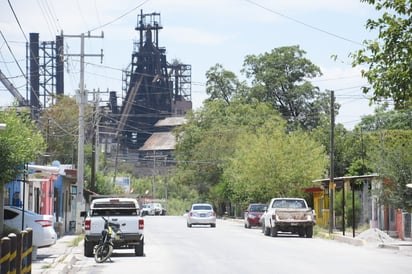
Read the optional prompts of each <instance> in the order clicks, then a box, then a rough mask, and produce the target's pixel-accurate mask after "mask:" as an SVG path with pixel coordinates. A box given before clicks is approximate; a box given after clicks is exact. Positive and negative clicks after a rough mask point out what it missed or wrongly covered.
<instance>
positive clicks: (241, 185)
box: [224, 125, 328, 203]
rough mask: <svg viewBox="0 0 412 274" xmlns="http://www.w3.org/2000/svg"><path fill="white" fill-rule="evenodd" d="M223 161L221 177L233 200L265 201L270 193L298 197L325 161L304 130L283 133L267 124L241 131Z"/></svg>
mask: <svg viewBox="0 0 412 274" xmlns="http://www.w3.org/2000/svg"><path fill="white" fill-rule="evenodd" d="M237 144H238V146H237V149H236V151H235V153H234V154H233V155H232V156H231V157H230V159H229V160H228V161H227V165H226V168H225V171H224V177H225V180H226V181H228V182H230V183H229V184H230V186H231V188H232V197H231V198H232V199H233V200H234V201H237V202H247V203H248V202H253V201H260V202H266V201H268V200H269V199H270V198H272V197H277V196H279V197H288V196H298V197H302V196H303V194H304V192H303V189H304V188H305V187H310V186H312V183H311V182H312V180H313V179H314V178H321V177H323V175H324V174H325V171H326V167H327V164H328V161H327V157H326V154H325V151H324V148H323V147H322V146H321V145H320V143H318V142H316V141H315V140H314V139H313V138H311V136H310V135H309V134H308V133H305V132H303V131H295V132H290V133H286V132H285V130H284V128H282V127H279V126H275V127H273V126H270V125H266V127H264V128H261V129H259V130H258V131H257V132H255V133H253V132H245V133H244V134H243V135H242V136H239V138H238V139H237Z"/></svg>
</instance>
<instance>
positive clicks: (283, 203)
mask: <svg viewBox="0 0 412 274" xmlns="http://www.w3.org/2000/svg"><path fill="white" fill-rule="evenodd" d="M272 207H273V208H306V206H305V203H304V202H303V201H302V200H277V201H275V202H274V203H273V206H272Z"/></svg>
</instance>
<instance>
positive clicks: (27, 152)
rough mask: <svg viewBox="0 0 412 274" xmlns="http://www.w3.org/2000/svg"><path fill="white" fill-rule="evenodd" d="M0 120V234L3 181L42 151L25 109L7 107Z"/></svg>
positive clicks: (0, 227) (15, 175)
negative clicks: (3, 128) (3, 127)
mask: <svg viewBox="0 0 412 274" xmlns="http://www.w3.org/2000/svg"><path fill="white" fill-rule="evenodd" d="M0 121H1V123H5V124H6V128H5V130H1V131H0V235H2V233H3V226H4V223H3V220H4V187H3V186H4V184H5V183H8V182H10V181H12V180H14V179H16V177H17V176H18V175H19V174H21V173H22V172H23V169H22V168H19V166H23V165H24V164H25V163H27V162H30V161H34V160H35V159H36V158H37V157H38V156H39V155H41V154H42V153H44V149H45V147H46V146H45V143H44V139H43V137H42V135H41V133H40V132H39V131H38V130H37V128H36V126H35V124H34V122H32V121H31V120H30V113H29V112H28V111H18V110H17V109H16V108H9V109H7V110H4V111H0Z"/></svg>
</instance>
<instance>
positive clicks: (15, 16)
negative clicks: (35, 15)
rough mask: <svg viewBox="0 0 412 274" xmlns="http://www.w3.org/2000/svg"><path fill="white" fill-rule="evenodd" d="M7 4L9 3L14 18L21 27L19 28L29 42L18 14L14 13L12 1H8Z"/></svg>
mask: <svg viewBox="0 0 412 274" xmlns="http://www.w3.org/2000/svg"><path fill="white" fill-rule="evenodd" d="M7 2H8V3H9V6H10V9H11V11H12V12H13V15H14V18H15V19H16V21H17V24H18V25H19V28H20V30H21V32H22V33H23V36H24V39H26V42H28V41H29V40H28V39H27V36H26V34H25V33H24V31H23V28H22V27H21V24H20V21H19V18H18V17H17V15H16V13H15V12H14V9H13V5H12V4H11V3H10V0H7Z"/></svg>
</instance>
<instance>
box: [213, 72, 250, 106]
mask: <svg viewBox="0 0 412 274" xmlns="http://www.w3.org/2000/svg"><path fill="white" fill-rule="evenodd" d="M206 78H207V81H206V94H207V95H209V98H208V101H213V100H223V101H225V102H226V103H227V104H229V103H230V102H231V101H232V100H234V99H235V98H237V99H241V98H243V96H242V95H243V94H245V93H246V92H247V86H246V84H245V83H244V82H240V81H239V79H238V78H237V76H236V74H235V73H233V72H231V71H229V70H226V69H224V68H223V66H222V65H221V64H216V65H215V66H213V67H211V68H210V69H209V70H208V71H207V72H206Z"/></svg>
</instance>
